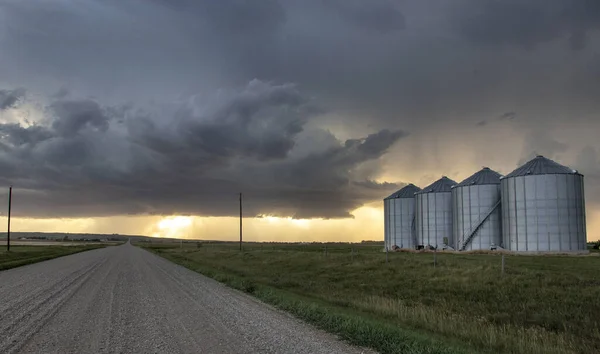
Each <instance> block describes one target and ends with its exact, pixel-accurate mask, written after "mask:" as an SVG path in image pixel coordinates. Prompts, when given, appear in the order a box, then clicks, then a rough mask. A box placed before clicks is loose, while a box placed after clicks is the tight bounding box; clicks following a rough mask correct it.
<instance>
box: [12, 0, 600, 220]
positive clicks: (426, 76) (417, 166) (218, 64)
mask: <svg viewBox="0 0 600 354" xmlns="http://www.w3.org/2000/svg"><path fill="white" fill-rule="evenodd" d="M597 3H598V2H597V1H594V0H582V1H568V0H550V1H541V0H540V1H537V0H536V1H527V2H523V1H516V0H514V1H512V0H511V1H493V0H484V1H479V0H459V1H451V2H449V1H443V0H431V1H417V0H404V1H394V0H377V1H366V0H365V1H360V0H352V1H342V0H334V1H322V0H307V1H292V0H269V1H260V2H252V1H237V0H223V1H216V2H215V1H208V0H199V1H191V0H175V1H164V0H152V1H142V0H133V1H128V2H123V1H116V0H108V1H98V0H83V1H78V2H72V1H67V0H56V1H52V2H43V3H40V2H35V1H31V0H6V1H3V2H2V4H1V5H0V63H2V65H1V66H0V88H1V89H2V91H0V108H4V109H0V119H1V120H2V122H3V123H2V125H1V126H0V136H1V137H2V140H1V145H0V151H1V152H0V167H2V168H1V172H0V182H1V183H2V184H3V185H9V184H13V185H15V186H18V188H21V189H22V193H23V194H22V196H21V198H22V203H23V204H22V205H23V207H22V208H21V209H20V211H18V212H21V213H23V215H25V214H27V215H32V216H66V215H71V216H88V215H91V216H93V215H118V214H142V213H167V214H168V213H190V214H198V215H234V214H235V213H236V205H235V203H236V200H237V199H236V193H239V192H243V193H245V195H247V203H248V209H247V210H248V212H249V213H250V214H253V215H260V214H272V215H281V216H295V217H348V216H351V211H352V210H353V209H355V208H357V207H360V206H361V205H364V204H365V203H369V202H373V201H377V200H379V199H381V198H382V197H385V196H386V195H388V194H389V193H391V192H392V191H393V189H394V188H396V187H398V186H400V185H401V184H402V183H403V182H414V183H418V184H423V185H424V184H428V183H430V182H432V181H433V180H434V179H437V178H439V176H441V175H448V176H451V177H452V178H454V179H460V178H464V177H467V176H468V175H470V174H472V173H473V172H474V171H475V170H477V169H479V168H480V166H490V167H492V168H495V169H496V170H499V171H502V172H504V173H507V172H510V171H511V170H512V169H514V168H515V167H517V165H518V164H519V163H520V162H523V161H525V160H526V159H527V158H529V157H531V156H532V155H533V154H543V155H546V156H548V157H552V158H555V159H557V160H558V161H559V162H561V163H563V164H566V165H573V166H575V165H578V164H583V161H592V160H593V159H592V158H590V157H589V156H591V153H590V152H589V151H598V150H599V149H600V145H599V144H598V142H597V138H596V137H595V134H593V132H594V131H596V130H597V129H600V120H598V111H599V110H600V102H599V101H598V99H597V98H598V97H600V68H599V66H598V65H597V63H598V62H599V61H600V54H599V53H600V52H599V49H600V33H599V32H600V31H599V30H600V26H599V25H600V8H599V7H598V5H597ZM19 87H23V88H25V89H26V90H27V91H26V92H27V95H26V96H23V95H22V93H23V92H25V91H15V88H19ZM15 92H17V93H19V95H16V94H15ZM6 108H9V109H6ZM409 132H410V134H409ZM584 149H586V150H584ZM590 149H592V150H590ZM582 151H587V152H586V153H585V154H584V155H583V157H581V156H580V154H582ZM590 163H591V162H590ZM591 168H592V167H590V166H581V170H582V173H584V174H586V169H591ZM592 174H593V173H592ZM589 183H595V182H593V181H592V179H591V178H590V182H589ZM586 190H587V191H588V200H590V201H600V193H598V192H597V191H596V189H595V188H587V189H586Z"/></svg>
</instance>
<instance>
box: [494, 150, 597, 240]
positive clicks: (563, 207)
mask: <svg viewBox="0 0 600 354" xmlns="http://www.w3.org/2000/svg"><path fill="white" fill-rule="evenodd" d="M501 193H502V223H503V224H502V235H503V243H504V247H505V248H506V249H508V250H510V251H518V252H574V251H584V250H586V238H587V236H586V222H585V198H584V186H583V175H582V174H580V173H579V172H577V171H576V170H573V169H570V168H568V167H566V166H563V165H560V164H558V163H557V162H555V161H552V160H550V159H547V158H545V157H543V156H537V157H536V158H534V159H533V160H531V161H529V162H527V163H526V164H524V165H523V166H521V167H519V168H517V169H516V170H514V171H513V172H511V173H509V174H508V175H506V176H505V177H503V178H502V179H501Z"/></svg>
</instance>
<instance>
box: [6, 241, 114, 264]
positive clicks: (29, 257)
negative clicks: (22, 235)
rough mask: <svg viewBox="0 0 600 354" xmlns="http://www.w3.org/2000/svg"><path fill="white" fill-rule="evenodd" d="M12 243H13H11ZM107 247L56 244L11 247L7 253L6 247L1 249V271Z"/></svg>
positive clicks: (99, 245)
mask: <svg viewBox="0 0 600 354" xmlns="http://www.w3.org/2000/svg"><path fill="white" fill-rule="evenodd" d="M11 243H12V242H11ZM105 246H107V245H102V244H93V245H85V244H80V245H77V246H71V245H70V246H60V243H59V242H54V244H53V245H52V246H47V245H35V246H22V245H14V246H13V245H11V247H10V252H7V251H6V247H5V246H3V247H2V248H0V271H2V270H6V269H10V268H15V267H20V266H23V265H27V264H31V263H37V262H42V261H46V260H49V259H52V258H57V257H62V256H66V255H69V254H74V253H79V252H83V251H88V250H93V249H96V248H102V247H105Z"/></svg>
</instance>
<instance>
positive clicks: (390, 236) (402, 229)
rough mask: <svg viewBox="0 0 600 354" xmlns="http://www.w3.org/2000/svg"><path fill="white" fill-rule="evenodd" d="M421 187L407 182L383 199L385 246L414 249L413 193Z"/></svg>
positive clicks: (388, 247)
mask: <svg viewBox="0 0 600 354" xmlns="http://www.w3.org/2000/svg"><path fill="white" fill-rule="evenodd" d="M420 190H421V188H419V187H417V186H415V185H414V184H412V183H411V184H409V185H407V186H405V187H404V188H402V189H400V190H399V191H397V192H396V193H394V194H392V195H390V196H389V197H387V198H385V199H384V200H383V212H384V217H385V221H384V224H385V227H384V229H385V238H384V239H385V247H386V248H387V249H388V250H392V249H394V246H397V247H400V248H411V249H415V246H416V243H415V193H416V192H418V191H420Z"/></svg>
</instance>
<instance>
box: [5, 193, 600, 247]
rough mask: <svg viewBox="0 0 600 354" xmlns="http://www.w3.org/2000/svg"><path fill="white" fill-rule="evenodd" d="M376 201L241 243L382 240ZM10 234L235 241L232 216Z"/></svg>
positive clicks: (594, 217) (62, 222)
mask: <svg viewBox="0 0 600 354" xmlns="http://www.w3.org/2000/svg"><path fill="white" fill-rule="evenodd" d="M382 204H383V203H382V202H380V201H377V202H373V203H370V204H368V205H365V206H363V207H360V208H358V209H356V210H354V211H353V212H352V215H353V216H354V218H347V219H329V220H328V219H292V218H290V217H275V216H262V217H256V218H253V217H248V218H244V223H243V227H244V230H243V231H244V240H245V241H258V242H263V241H267V242H269V241H275V242H312V241H342V242H360V241H362V240H383V207H382ZM6 221H7V220H6V217H5V216H0V233H2V234H4V235H5V234H6ZM587 222H588V225H587V226H588V229H587V239H588V241H595V240H598V239H599V237H598V236H599V235H600V234H599V233H598V231H600V211H599V210H595V209H592V208H589V210H587ZM11 230H12V231H13V232H58V233H60V232H65V233H90V234H112V233H118V234H126V235H146V236H153V237H162V238H183V239H200V240H224V241H235V240H237V239H239V219H238V218H237V217H201V216H181V215H171V216H162V217H161V216H147V215H146V216H144V215H140V216H115V217H104V218H72V219H31V218H14V219H13V223H12V224H11Z"/></svg>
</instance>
